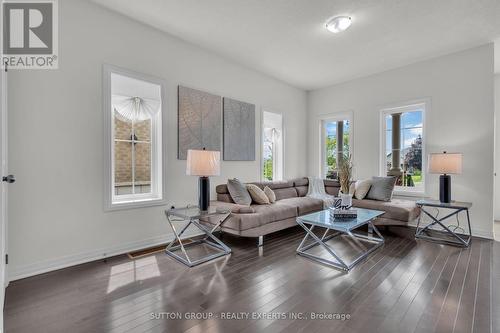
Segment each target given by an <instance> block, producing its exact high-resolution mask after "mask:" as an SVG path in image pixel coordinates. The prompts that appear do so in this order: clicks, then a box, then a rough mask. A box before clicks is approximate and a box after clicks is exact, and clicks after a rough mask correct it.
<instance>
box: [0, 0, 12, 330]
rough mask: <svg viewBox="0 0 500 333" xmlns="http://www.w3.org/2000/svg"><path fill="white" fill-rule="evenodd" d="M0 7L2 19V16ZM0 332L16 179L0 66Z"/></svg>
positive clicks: (4, 81)
mask: <svg viewBox="0 0 500 333" xmlns="http://www.w3.org/2000/svg"><path fill="white" fill-rule="evenodd" d="M2 7H3V6H0V17H3V15H2ZM0 73H1V74H0V172H1V173H0V178H1V179H0V180H3V179H4V180H5V181H0V305H1V307H2V312H1V314H0V331H1V332H3V307H4V300H5V282H6V280H7V279H6V274H7V269H6V264H7V262H6V261H7V257H6V241H7V236H6V234H7V187H8V186H7V184H8V182H14V178H13V177H12V176H11V177H4V176H6V175H7V72H6V71H5V70H4V68H2V67H1V66H0Z"/></svg>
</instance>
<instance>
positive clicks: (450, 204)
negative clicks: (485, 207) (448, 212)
mask: <svg viewBox="0 0 500 333" xmlns="http://www.w3.org/2000/svg"><path fill="white" fill-rule="evenodd" d="M417 205H418V206H430V207H441V208H471V207H472V202H463V201H451V202H440V201H439V200H433V199H422V200H418V201H417Z"/></svg>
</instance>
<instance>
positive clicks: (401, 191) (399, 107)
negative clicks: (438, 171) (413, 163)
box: [379, 98, 431, 197]
mask: <svg viewBox="0 0 500 333" xmlns="http://www.w3.org/2000/svg"><path fill="white" fill-rule="evenodd" d="M417 108H422V109H423V114H422V141H423V145H422V186H423V189H422V190H414V189H412V188H410V187H402V186H396V187H395V189H394V195H397V196H407V197H422V196H425V195H426V193H427V186H426V182H427V172H426V166H427V155H426V151H427V149H426V146H427V138H426V128H427V122H426V119H427V115H428V113H429V112H430V109H431V100H430V98H424V99H417V100H411V101H407V102H401V103H397V104H392V105H387V106H385V107H383V108H381V110H380V126H379V127H380V147H379V159H380V160H379V176H381V177H386V176H387V170H386V167H387V165H386V159H385V147H386V130H387V128H386V122H385V121H386V120H385V118H386V116H387V115H389V114H393V113H399V112H401V113H402V112H411V111H415V109H417Z"/></svg>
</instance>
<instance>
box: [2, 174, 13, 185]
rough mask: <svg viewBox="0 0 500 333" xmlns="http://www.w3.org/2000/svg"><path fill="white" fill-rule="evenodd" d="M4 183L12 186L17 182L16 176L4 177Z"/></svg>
mask: <svg viewBox="0 0 500 333" xmlns="http://www.w3.org/2000/svg"><path fill="white" fill-rule="evenodd" d="M2 181H4V182H7V183H9V184H12V183H14V182H15V181H16V177H14V175H8V176H4V177H2Z"/></svg>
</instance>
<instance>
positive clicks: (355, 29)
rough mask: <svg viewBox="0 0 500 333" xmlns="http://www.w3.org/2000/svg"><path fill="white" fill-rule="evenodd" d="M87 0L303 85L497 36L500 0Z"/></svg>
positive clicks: (387, 66)
mask: <svg viewBox="0 0 500 333" xmlns="http://www.w3.org/2000/svg"><path fill="white" fill-rule="evenodd" d="M93 1H94V2H97V3H99V4H101V5H103V6H105V7H108V8H109V9H112V10H115V11H117V12H120V13H122V14H124V15H126V16H129V17H132V18H134V19H136V20H138V21H141V22H143V23H145V24H148V25H151V26H153V27H156V28H158V29H160V30H163V31H165V32H168V33H170V34H172V35H175V36H177V37H179V38H181V39H184V40H186V41H189V42H191V43H194V44H197V45H200V46H202V47H204V48H206V49H209V50H212V51H213V52H215V53H217V54H220V55H222V56H224V57H226V58H228V59H232V60H233V61H235V62H238V63H240V64H243V65H246V66H248V67H251V68H253V69H256V70H258V71H260V72H263V73H266V74H268V75H270V76H273V77H275V78H277V79H280V80H282V81H285V82H287V83H289V84H291V85H294V86H296V87H300V88H303V89H306V90H310V89H316V88H321V87H325V86H328V85H331V84H335V83H339V82H343V81H347V80H350V79H353V78H357V77H362V76H366V75H369V74H374V73H378V72H381V71H384V70H388V69H392V68H396V67H400V66H404V65H407V64H410V63H414V62H417V61H420V60H424V59H428V58H432V57H436V56H439V55H444V54H448V53H452V52H456V51H459V50H464V49H467V48H470V47H474V46H478V45H481V44H485V43H488V42H491V41H493V40H494V39H496V38H497V37H500V0H209V1H208V0H141V1H137V0H93ZM337 15H349V16H352V21H353V24H352V26H351V28H350V29H348V30H347V31H345V32H343V33H340V34H332V33H331V32H329V31H328V30H326V29H325V28H324V23H325V22H326V21H327V19H328V18H330V17H331V16H337Z"/></svg>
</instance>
